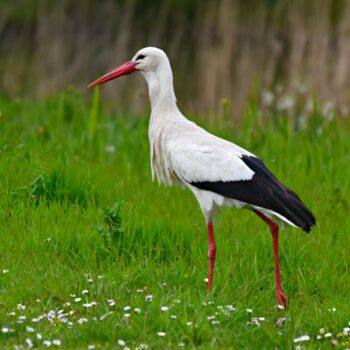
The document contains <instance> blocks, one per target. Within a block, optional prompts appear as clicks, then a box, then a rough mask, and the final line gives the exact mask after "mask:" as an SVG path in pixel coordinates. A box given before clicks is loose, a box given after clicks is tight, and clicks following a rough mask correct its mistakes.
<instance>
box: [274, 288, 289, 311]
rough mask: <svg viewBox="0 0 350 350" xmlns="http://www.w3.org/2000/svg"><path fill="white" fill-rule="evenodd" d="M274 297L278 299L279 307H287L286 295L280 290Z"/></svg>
mask: <svg viewBox="0 0 350 350" xmlns="http://www.w3.org/2000/svg"><path fill="white" fill-rule="evenodd" d="M276 298H277V301H278V306H279V307H280V308H281V309H285V308H286V307H287V297H286V296H285V295H284V293H283V292H282V290H278V291H277V293H276Z"/></svg>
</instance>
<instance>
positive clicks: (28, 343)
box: [26, 338, 34, 348]
mask: <svg viewBox="0 0 350 350" xmlns="http://www.w3.org/2000/svg"><path fill="white" fill-rule="evenodd" d="M26 344H27V347H28V348H32V347H33V345H34V344H33V342H32V340H31V339H30V338H27V339H26Z"/></svg>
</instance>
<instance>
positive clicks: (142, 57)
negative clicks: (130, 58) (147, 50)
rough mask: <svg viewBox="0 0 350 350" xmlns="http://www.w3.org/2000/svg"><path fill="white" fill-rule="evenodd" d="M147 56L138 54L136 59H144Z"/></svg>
mask: <svg viewBox="0 0 350 350" xmlns="http://www.w3.org/2000/svg"><path fill="white" fill-rule="evenodd" d="M145 57H146V56H145V55H138V56H137V57H136V61H138V60H142V59H144V58H145Z"/></svg>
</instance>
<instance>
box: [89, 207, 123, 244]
mask: <svg viewBox="0 0 350 350" xmlns="http://www.w3.org/2000/svg"><path fill="white" fill-rule="evenodd" d="M123 206H124V201H118V202H115V203H114V204H113V205H112V207H110V208H104V209H103V213H104V216H103V218H104V224H105V225H102V224H101V225H98V226H96V227H95V230H96V231H97V232H98V233H99V234H100V235H101V236H102V238H103V241H104V244H105V247H106V248H108V249H109V248H110V247H111V246H113V245H115V244H116V243H118V242H120V240H121V239H122V234H123V232H124V230H123V227H122V218H121V211H122V208H123Z"/></svg>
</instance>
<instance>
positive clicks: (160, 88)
mask: <svg viewBox="0 0 350 350" xmlns="http://www.w3.org/2000/svg"><path fill="white" fill-rule="evenodd" d="M143 75H144V77H145V79H146V82H147V85H148V92H149V98H150V101H151V108H152V114H154V112H156V111H157V112H158V111H159V112H161V113H166V112H172V111H174V110H178V108H177V106H176V97H175V93H174V86H173V73H172V71H171V67H170V63H169V62H163V63H162V64H161V65H160V66H159V67H158V69H157V70H156V71H155V72H154V71H148V72H143Z"/></svg>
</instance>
